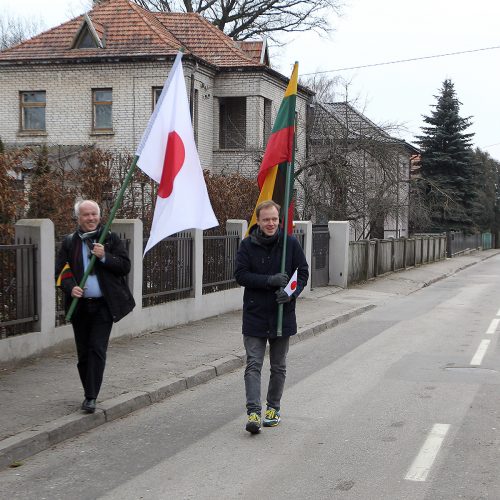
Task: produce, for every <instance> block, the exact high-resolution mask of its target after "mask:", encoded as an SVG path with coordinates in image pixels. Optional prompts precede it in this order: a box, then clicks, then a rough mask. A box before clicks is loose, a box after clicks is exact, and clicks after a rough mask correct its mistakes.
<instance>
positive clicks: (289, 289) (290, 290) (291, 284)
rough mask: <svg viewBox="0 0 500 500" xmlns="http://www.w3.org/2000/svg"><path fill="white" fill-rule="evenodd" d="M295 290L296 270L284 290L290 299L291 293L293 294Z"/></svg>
mask: <svg viewBox="0 0 500 500" xmlns="http://www.w3.org/2000/svg"><path fill="white" fill-rule="evenodd" d="M296 289H297V269H295V272H294V273H293V276H292V277H291V278H290V281H289V282H288V284H287V285H286V287H285V288H284V290H285V292H286V293H287V295H288V296H289V297H290V296H291V295H292V294H293V292H295V290H296Z"/></svg>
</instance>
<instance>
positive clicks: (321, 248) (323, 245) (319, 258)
mask: <svg viewBox="0 0 500 500" xmlns="http://www.w3.org/2000/svg"><path fill="white" fill-rule="evenodd" d="M329 248H330V231H329V230H328V226H327V225H314V226H313V231H312V259H311V260H312V262H311V287H312V288H314V287H317V286H327V285H328V279H329Z"/></svg>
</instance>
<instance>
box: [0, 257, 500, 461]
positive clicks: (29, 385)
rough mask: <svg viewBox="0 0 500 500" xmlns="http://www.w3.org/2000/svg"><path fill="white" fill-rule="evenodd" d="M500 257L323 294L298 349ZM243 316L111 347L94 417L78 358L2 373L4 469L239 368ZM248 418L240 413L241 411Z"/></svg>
mask: <svg viewBox="0 0 500 500" xmlns="http://www.w3.org/2000/svg"><path fill="white" fill-rule="evenodd" d="M499 253H500V250H486V251H484V252H475V253H474V254H470V255H465V256H461V257H456V258H454V259H448V260H445V261H441V262H437V263H434V264H427V265H425V266H421V267H418V268H415V269H410V270H407V271H401V272H397V273H393V274H390V275H387V276H385V277H382V278H378V279H376V280H374V281H370V282H368V283H364V284H361V285H355V286H353V287H352V288H350V289H347V290H342V289H339V288H336V287H321V288H316V289H315V290H313V291H312V292H311V293H310V294H309V295H308V296H307V297H304V298H300V299H299V301H298V303H297V320H298V327H299V333H298V334H297V335H296V336H295V337H294V338H292V341H293V342H300V341H302V340H304V339H306V338H308V337H310V336H312V335H315V334H318V333H320V332H322V331H324V330H327V329H328V328H330V327H332V326H335V325H337V324H340V323H343V322H345V321H348V320H349V319H351V318H353V317H355V316H358V315H360V314H362V313H364V312H366V311H368V310H369V309H372V308H374V307H377V306H378V305H380V304H383V303H384V302H386V301H388V300H390V299H391V297H394V296H397V295H409V294H411V293H413V292H415V291H417V290H419V289H421V288H423V287H425V286H428V285H430V284H432V283H434V282H436V281H438V280H440V279H443V278H445V277H447V276H450V275H452V274H454V273H455V272H457V271H460V270H462V269H465V268H467V267H469V266H471V265H474V264H476V263H478V262H481V261H482V260H485V259H487V258H490V257H493V256H495V255H497V254H499ZM243 364H244V350H243V343H242V338H241V311H236V312H233V313H228V314H224V315H221V316H217V317H213V318H208V319H205V320H202V321H197V322H193V323H189V324H186V325H181V326H178V327H175V328H169V329H167V330H162V331H158V332H152V333H149V334H146V335H142V336H139V337H135V338H127V339H116V340H112V341H111V343H110V347H109V350H108V361H107V366H106V372H105V375H104V382H103V387H102V390H101V394H100V395H99V399H98V409H97V411H96V413H95V414H93V415H87V414H83V413H82V412H81V410H80V409H79V408H80V405H81V402H82V400H83V394H82V389H81V387H80V381H79V379H78V374H77V370H76V357H75V354H74V352H71V353H67V352H59V353H58V352H54V353H53V354H51V356H45V357H41V358H37V359H36V360H33V361H32V362H30V363H27V364H25V365H23V366H21V367H18V368H15V369H12V370H3V371H0V406H1V419H0V468H3V467H6V466H8V465H9V464H12V463H13V462H15V461H17V460H22V459H23V458H26V457H28V456H31V455H33V454H35V453H38V452H39V451H41V450H44V449H47V448H48V447H50V446H52V445H54V444H56V443H58V442H60V441H63V440H65V439H68V438H70V437H74V436H76V435H78V434H81V433H83V432H85V431H87V430H89V429H92V428H93V427H96V426H98V425H101V424H104V423H105V422H110V421H112V420H114V419H116V418H119V417H122V416H124V415H126V414H128V413H131V412H133V411H135V410H137V409H139V408H143V407H145V406H147V405H149V404H152V403H155V402H158V401H161V400H162V399H164V398H166V397H169V396H171V395H173V394H176V393H178V392H180V391H183V390H186V389H188V388H191V387H194V386H196V385H198V384H201V383H203V382H206V381H207V380H210V379H211V378H214V377H216V376H219V375H223V374H224V373H227V372H228V371H231V370H234V369H236V368H240V367H242V366H243ZM242 411H243V409H242Z"/></svg>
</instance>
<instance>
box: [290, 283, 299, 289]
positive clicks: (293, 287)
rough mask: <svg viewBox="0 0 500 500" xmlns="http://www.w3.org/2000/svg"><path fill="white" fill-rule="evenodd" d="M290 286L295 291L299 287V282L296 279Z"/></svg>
mask: <svg viewBox="0 0 500 500" xmlns="http://www.w3.org/2000/svg"><path fill="white" fill-rule="evenodd" d="M290 288H291V289H292V290H294V291H295V289H296V288H297V282H296V281H292V283H291V285H290Z"/></svg>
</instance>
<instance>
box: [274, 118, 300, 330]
mask: <svg viewBox="0 0 500 500" xmlns="http://www.w3.org/2000/svg"><path fill="white" fill-rule="evenodd" d="M296 130H297V120H296V118H294V122H293V145H292V161H291V162H288V163H287V165H286V179H285V197H284V198H285V199H284V202H285V203H284V210H285V214H284V221H283V228H284V234H283V253H282V255H281V269H280V272H282V273H284V272H285V264H286V240H287V237H288V208H289V206H290V193H291V190H292V184H293V181H294V168H295V136H296ZM276 335H277V336H278V337H282V336H283V304H278V324H277V326H276Z"/></svg>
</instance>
